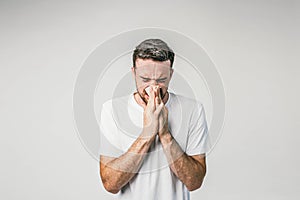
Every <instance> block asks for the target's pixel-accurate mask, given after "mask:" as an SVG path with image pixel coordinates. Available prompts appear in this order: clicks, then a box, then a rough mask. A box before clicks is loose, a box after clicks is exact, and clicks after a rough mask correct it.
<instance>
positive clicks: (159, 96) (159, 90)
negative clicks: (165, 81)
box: [158, 88, 162, 103]
mask: <svg viewBox="0 0 300 200" xmlns="http://www.w3.org/2000/svg"><path fill="white" fill-rule="evenodd" d="M160 92H161V88H159V89H158V99H159V103H160V102H161V101H162V99H161V94H160Z"/></svg>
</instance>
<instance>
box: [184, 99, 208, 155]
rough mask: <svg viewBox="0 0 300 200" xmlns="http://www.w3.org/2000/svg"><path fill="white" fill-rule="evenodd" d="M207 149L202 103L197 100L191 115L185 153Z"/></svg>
mask: <svg viewBox="0 0 300 200" xmlns="http://www.w3.org/2000/svg"><path fill="white" fill-rule="evenodd" d="M208 150H209V137H208V127H207V122H206V116H205V111H204V107H203V105H202V103H200V102H197V103H196V106H195V109H194V110H193V113H192V115H191V119H190V124H189V133H188V142H187V149H186V154H188V155H197V154H204V153H207V152H208Z"/></svg>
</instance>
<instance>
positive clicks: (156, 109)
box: [143, 86, 164, 137]
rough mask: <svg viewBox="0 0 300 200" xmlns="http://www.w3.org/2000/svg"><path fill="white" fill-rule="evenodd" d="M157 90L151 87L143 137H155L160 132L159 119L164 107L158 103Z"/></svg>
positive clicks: (145, 113)
mask: <svg viewBox="0 0 300 200" xmlns="http://www.w3.org/2000/svg"><path fill="white" fill-rule="evenodd" d="M157 94H158V93H157V88H153V87H152V86H150V92H149V100H148V103H147V105H146V106H143V107H144V121H143V134H144V135H143V136H145V137H153V136H155V135H156V134H157V133H158V132H159V117H160V113H161V111H162V109H163V107H164V105H163V103H158V101H159V100H158V96H157Z"/></svg>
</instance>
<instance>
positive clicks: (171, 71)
mask: <svg viewBox="0 0 300 200" xmlns="http://www.w3.org/2000/svg"><path fill="white" fill-rule="evenodd" d="M173 72H174V69H173V68H171V70H170V80H171V78H172V76H173Z"/></svg>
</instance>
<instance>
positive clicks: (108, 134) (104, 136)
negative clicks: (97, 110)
mask: <svg viewBox="0 0 300 200" xmlns="http://www.w3.org/2000/svg"><path fill="white" fill-rule="evenodd" d="M99 126H100V147H99V150H98V155H99V156H100V155H103V156H109V157H119V156H121V155H122V153H123V152H122V150H121V148H120V141H119V138H118V127H117V125H116V123H115V120H114V117H113V113H112V111H111V102H106V103H104V104H103V106H102V108H101V118H100V124H99Z"/></svg>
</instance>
